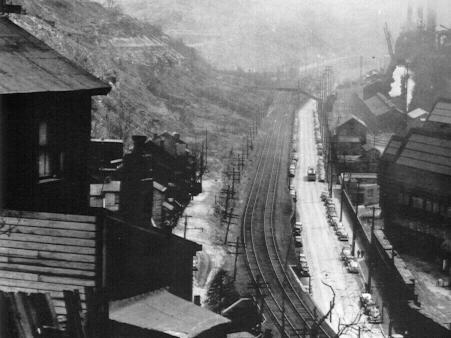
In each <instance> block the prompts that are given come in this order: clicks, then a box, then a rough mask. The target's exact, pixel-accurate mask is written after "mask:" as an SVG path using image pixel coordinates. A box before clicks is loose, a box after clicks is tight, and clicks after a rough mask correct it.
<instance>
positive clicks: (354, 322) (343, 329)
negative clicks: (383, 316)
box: [337, 311, 363, 337]
mask: <svg viewBox="0 0 451 338" xmlns="http://www.w3.org/2000/svg"><path fill="white" fill-rule="evenodd" d="M362 314H363V313H362V311H359V312H357V314H356V316H355V318H354V319H353V320H352V321H351V322H350V323H347V324H341V320H340V319H339V320H338V332H337V337H340V336H341V335H343V334H345V333H346V332H347V331H348V330H349V329H351V328H355V327H357V328H358V327H359V322H360V319H361V318H362Z"/></svg>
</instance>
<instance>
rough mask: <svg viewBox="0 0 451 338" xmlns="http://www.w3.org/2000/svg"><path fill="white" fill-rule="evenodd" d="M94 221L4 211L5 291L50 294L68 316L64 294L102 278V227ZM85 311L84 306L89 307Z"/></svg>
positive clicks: (0, 220)
mask: <svg viewBox="0 0 451 338" xmlns="http://www.w3.org/2000/svg"><path fill="white" fill-rule="evenodd" d="M95 222H96V218H95V217H92V216H79V215H63V214H48V213H31V212H20V211H3V212H2V213H1V214H0V290H2V291H8V292H18V291H23V292H44V293H45V292H48V293H50V294H51V296H52V299H53V302H54V305H55V308H56V312H57V314H59V315H62V314H65V313H66V312H65V308H64V300H63V290H74V289H78V290H79V291H80V293H81V298H82V300H83V301H84V299H85V291H84V287H85V286H96V279H98V278H99V276H98V275H99V274H98V271H97V267H98V266H99V262H98V259H97V258H96V256H97V255H96V252H97V250H98V245H97V241H98V226H97V225H96V223H95ZM84 306H85V305H84V304H83V307H84Z"/></svg>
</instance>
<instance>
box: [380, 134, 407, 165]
mask: <svg viewBox="0 0 451 338" xmlns="http://www.w3.org/2000/svg"><path fill="white" fill-rule="evenodd" d="M402 140H403V139H402V138H400V137H399V136H392V138H391V139H390V141H389V142H388V145H387V148H385V151H384V153H383V154H382V157H383V158H384V159H387V160H390V159H394V157H395V156H396V154H397V153H398V150H399V149H400V148H401V145H402V142H403V141H402Z"/></svg>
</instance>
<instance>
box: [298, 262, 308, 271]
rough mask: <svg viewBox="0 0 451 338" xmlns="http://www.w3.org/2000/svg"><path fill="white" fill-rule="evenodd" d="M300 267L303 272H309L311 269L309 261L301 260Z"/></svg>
mask: <svg viewBox="0 0 451 338" xmlns="http://www.w3.org/2000/svg"><path fill="white" fill-rule="evenodd" d="M299 267H300V268H301V272H303V273H309V271H310V270H309V267H308V264H307V262H299Z"/></svg>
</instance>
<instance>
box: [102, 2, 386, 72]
mask: <svg viewBox="0 0 451 338" xmlns="http://www.w3.org/2000/svg"><path fill="white" fill-rule="evenodd" d="M98 1H104V0H98ZM115 1H116V3H118V4H120V6H121V7H122V8H123V10H124V11H125V12H127V13H129V14H130V15H133V16H136V17H138V18H141V19H143V20H145V21H147V22H150V23H152V24H155V25H157V26H159V27H161V28H162V29H163V30H164V31H165V32H166V33H167V34H169V35H170V36H172V37H174V38H178V39H182V40H183V41H184V42H185V43H186V44H187V45H189V46H193V47H195V48H197V49H198V50H199V51H200V53H201V54H202V56H204V57H205V58H206V59H208V60H209V61H211V62H212V64H214V65H215V66H217V67H221V68H227V69H235V68H236V67H240V68H243V69H256V70H269V69H270V70H276V69H281V68H283V67H285V66H289V67H299V66H300V65H302V64H304V63H311V62H315V61H316V60H317V58H318V55H321V56H323V57H326V58H330V57H334V56H337V55H340V56H343V55H348V56H349V55H381V54H382V55H383V54H386V45H385V40H384V36H383V30H382V26H383V24H384V18H385V17H386V14H387V12H386V11H385V12H384V9H387V8H389V6H392V5H391V4H390V1H388V0H380V1H372V2H371V1H369V2H367V1H365V2H362V1H359V0H346V1H337V0H317V1H298V0H230V1H215V0H165V1H159V0H115Z"/></svg>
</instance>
